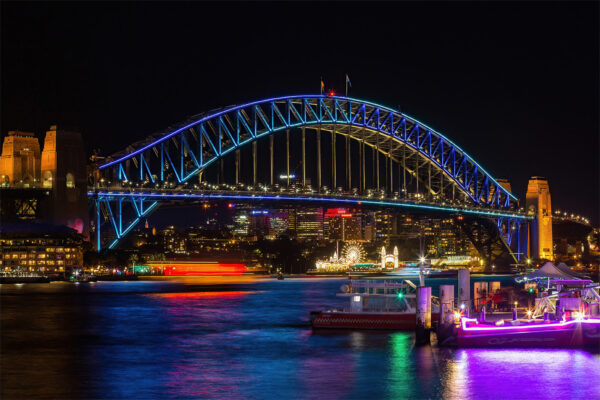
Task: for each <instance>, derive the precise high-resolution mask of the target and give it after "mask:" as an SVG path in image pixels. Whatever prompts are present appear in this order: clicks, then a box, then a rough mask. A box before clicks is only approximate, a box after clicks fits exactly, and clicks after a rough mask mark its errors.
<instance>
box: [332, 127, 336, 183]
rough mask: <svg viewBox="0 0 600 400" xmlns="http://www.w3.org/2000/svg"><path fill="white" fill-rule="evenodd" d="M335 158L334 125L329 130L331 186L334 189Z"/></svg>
mask: <svg viewBox="0 0 600 400" xmlns="http://www.w3.org/2000/svg"><path fill="white" fill-rule="evenodd" d="M336 163H337V162H336V159H335V127H334V128H333V130H332V131H331V187H332V189H333V190H334V191H335V190H336V188H337V179H336V178H337V174H336V170H335V167H336Z"/></svg>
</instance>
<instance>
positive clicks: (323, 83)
mask: <svg viewBox="0 0 600 400" xmlns="http://www.w3.org/2000/svg"><path fill="white" fill-rule="evenodd" d="M323 92H325V82H323V77H321V94H323Z"/></svg>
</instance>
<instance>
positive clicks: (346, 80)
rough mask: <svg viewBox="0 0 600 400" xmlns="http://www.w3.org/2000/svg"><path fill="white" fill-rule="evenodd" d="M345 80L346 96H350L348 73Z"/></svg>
mask: <svg viewBox="0 0 600 400" xmlns="http://www.w3.org/2000/svg"><path fill="white" fill-rule="evenodd" d="M344 81H345V82H346V97H348V74H346V76H345V77H344Z"/></svg>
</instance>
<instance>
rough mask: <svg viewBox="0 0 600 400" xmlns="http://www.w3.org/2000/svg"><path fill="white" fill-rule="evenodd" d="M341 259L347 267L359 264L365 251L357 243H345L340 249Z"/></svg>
mask: <svg viewBox="0 0 600 400" xmlns="http://www.w3.org/2000/svg"><path fill="white" fill-rule="evenodd" d="M342 258H343V260H344V261H345V262H346V264H348V265H354V264H358V263H360V262H361V261H362V260H364V258H365V251H364V250H363V248H362V245H361V244H360V243H358V242H349V243H346V245H345V246H344V248H343V249H342Z"/></svg>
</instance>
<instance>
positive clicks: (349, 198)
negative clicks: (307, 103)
mask: <svg viewBox="0 0 600 400" xmlns="http://www.w3.org/2000/svg"><path fill="white" fill-rule="evenodd" d="M88 197H89V198H91V199H97V200H117V199H131V200H134V199H137V200H140V199H143V200H145V201H149V202H154V201H159V202H160V201H171V200H180V201H181V200H184V201H185V200H189V201H202V200H223V201H247V202H253V201H256V202H265V201H268V202H271V201H275V202H293V203H296V202H298V203H304V204H306V205H308V204H332V205H334V206H335V205H348V206H361V205H362V206H369V207H375V208H394V207H398V208H406V209H413V210H423V211H425V210H427V211H429V212H431V211H439V212H443V213H452V214H470V215H477V216H484V217H490V218H512V219H519V220H532V219H533V216H530V215H528V214H526V213H525V212H524V211H521V210H507V209H505V208H502V207H495V206H485V205H483V204H481V205H474V204H464V203H461V202H458V201H457V202H454V203H451V202H448V201H444V200H441V201H427V200H424V199H421V198H418V197H417V198H415V197H413V198H400V197H399V196H397V195H394V196H389V195H388V196H385V195H377V194H368V195H359V194H354V193H347V192H329V191H325V192H317V191H315V190H312V189H306V188H297V187H296V188H281V189H279V191H273V190H271V189H269V188H267V187H265V188H264V189H262V190H256V189H254V188H253V187H249V188H248V190H226V189H216V188H209V189H201V188H185V189H182V188H136V187H122V186H117V187H93V186H91V187H89V188H88Z"/></svg>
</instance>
